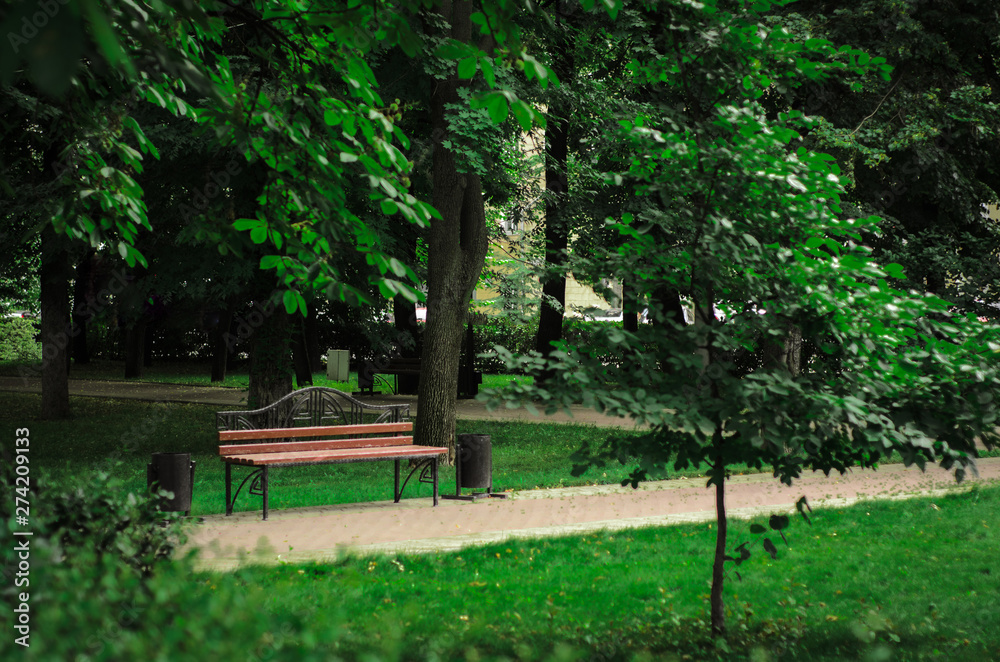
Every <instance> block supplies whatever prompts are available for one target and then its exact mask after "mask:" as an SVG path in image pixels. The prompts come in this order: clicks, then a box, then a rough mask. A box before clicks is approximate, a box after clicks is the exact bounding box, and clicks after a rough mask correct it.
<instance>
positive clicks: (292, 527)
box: [189, 458, 1000, 570]
mask: <svg viewBox="0 0 1000 662" xmlns="http://www.w3.org/2000/svg"><path fill="white" fill-rule="evenodd" d="M979 473H980V477H979V478H978V479H971V480H967V481H966V482H965V483H963V484H962V485H956V483H955V480H954V478H953V477H952V475H951V474H950V473H949V472H946V471H944V470H942V469H940V468H937V467H934V468H930V469H929V470H928V471H927V472H926V473H924V472H921V471H920V470H919V469H917V468H915V467H914V468H909V469H906V468H904V467H903V466H901V465H887V466H884V467H882V468H881V469H879V470H878V471H863V472H862V471H856V472H852V473H848V474H846V475H844V476H840V475H836V474H835V475H833V476H831V477H829V478H827V477H825V476H824V475H823V474H822V473H812V474H808V475H804V476H803V477H802V479H801V480H799V481H796V483H795V484H794V486H792V487H787V486H784V485H781V483H779V481H777V480H776V479H774V478H772V477H771V476H770V475H766V474H761V475H753V476H735V477H733V478H732V479H730V480H729V482H728V483H727V486H726V492H727V496H726V503H727V509H728V512H729V515H730V517H739V518H747V517H753V516H755V515H759V514H764V513H766V514H772V513H777V512H793V511H794V510H795V508H794V504H795V502H796V501H797V500H798V499H799V497H801V496H806V497H807V498H808V500H809V502H810V504H811V505H813V506H814V507H816V506H823V507H836V506H844V505H849V504H851V503H855V502H857V501H859V500H864V499H898V498H908V497H912V496H917V495H920V494H924V495H927V494H930V495H937V494H941V493H945V492H948V491H953V490H960V489H968V486H969V484H970V483H971V482H976V481H1000V458H988V459H984V460H980V462H979ZM714 499H715V492H714V490H712V489H708V488H706V487H705V482H704V480H703V479H697V480H695V479H691V480H670V481H659V482H652V483H645V484H642V485H640V488H639V489H638V490H632V489H631V488H621V487H615V486H600V487H577V488H563V489H554V490H529V491H523V492H517V493H514V494H511V495H510V497H509V498H507V499H488V500H485V499H484V500H479V501H476V502H467V501H452V500H442V501H441V505H440V506H438V507H437V508H434V507H432V505H431V503H430V499H427V498H421V499H406V500H403V501H402V502H401V503H399V504H394V503H392V502H391V501H387V502H379V503H364V504H353V505H338V506H326V507H316V508H294V509H288V510H272V511H271V513H270V517H269V518H268V521H266V522H265V521H262V520H261V514H260V511H256V512H243V513H235V514H233V515H232V516H230V517H226V516H225V515H210V516H207V517H205V518H204V521H203V523H202V524H200V525H198V527H197V528H196V529H195V531H194V533H193V536H192V539H191V541H190V542H189V545H190V546H194V547H197V548H200V550H201V551H200V557H199V564H200V566H201V567H202V568H205V569H212V570H231V569H233V568H235V567H237V566H239V565H240V564H241V563H281V562H306V561H323V560H333V559H336V558H338V557H339V556H341V555H343V554H344V553H347V552H350V553H355V554H373V553H421V552H434V551H448V550H456V549H461V548H463V547H466V546H469V545H479V544H486V543H491V542H502V541H505V540H509V539H516V538H532V537H540V536H552V535H569V534H573V533H580V532H585V531H595V530H619V529H626V528H637V527H646V526H663V525H668V524H676V523H680V522H703V521H711V520H714V518H715V512H714V508H715V500H714Z"/></svg>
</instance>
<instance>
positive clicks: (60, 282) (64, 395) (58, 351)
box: [39, 225, 70, 419]
mask: <svg viewBox="0 0 1000 662" xmlns="http://www.w3.org/2000/svg"><path fill="white" fill-rule="evenodd" d="M68 264H69V255H68V254H67V252H66V249H65V248H64V246H63V242H62V239H61V237H59V236H57V235H56V232H55V230H54V229H52V227H51V226H48V225H47V226H46V227H45V228H44V229H43V230H42V260H41V268H40V270H39V271H40V273H39V276H40V280H41V302H40V303H41V309H42V310H41V312H42V320H41V327H42V412H41V416H42V418H47V419H58V418H68V417H69V416H70V408H69V370H68V364H67V361H68V358H69V343H70V334H69V329H70V326H69V277H70V274H69V270H68V268H67V265H68Z"/></svg>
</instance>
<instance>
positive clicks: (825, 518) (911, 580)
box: [196, 486, 1000, 661]
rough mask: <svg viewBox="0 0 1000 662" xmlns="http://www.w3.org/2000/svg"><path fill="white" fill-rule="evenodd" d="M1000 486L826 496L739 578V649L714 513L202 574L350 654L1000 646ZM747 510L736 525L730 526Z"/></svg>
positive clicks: (794, 653)
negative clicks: (716, 605) (715, 619)
mask: <svg viewBox="0 0 1000 662" xmlns="http://www.w3.org/2000/svg"><path fill="white" fill-rule="evenodd" d="M998 512H1000V486H992V487H983V488H973V489H972V490H971V491H969V492H965V493H958V494H954V495H948V496H944V497H937V498H935V499H927V498H921V499H914V500H910V501H902V502H899V501H897V502H868V503H863V504H859V505H856V506H853V507H850V508H840V509H818V510H817V512H816V513H815V514H814V520H813V525H812V526H807V525H806V524H805V523H804V522H802V521H801V520H796V521H795V522H794V523H793V525H792V527H791V529H789V531H788V538H789V543H790V547H785V546H784V545H782V544H781V542H780V541H779V542H778V548H779V552H778V553H779V558H778V559H777V560H772V559H771V558H770V557H769V556H767V555H766V554H764V553H762V552H760V551H759V549H760V547H759V546H757V547H755V548H754V549H755V550H757V552H756V554H755V555H754V557H752V559H751V561H749V562H748V563H747V564H745V565H744V566H743V568H741V570H742V571H743V572H742V576H743V580H742V581H737V580H736V579H735V577H730V580H729V582H728V590H727V594H726V602H727V605H728V607H729V608H730V610H731V613H730V614H729V615H728V624H729V629H730V639H729V643H728V647H729V648H731V649H732V650H731V652H725V651H724V650H719V651H716V649H715V645H714V644H713V643H712V642H711V641H710V640H709V639H708V636H707V631H708V627H707V623H706V622H705V621H706V612H707V598H708V584H707V582H708V579H709V577H710V566H711V554H712V549H713V544H714V536H715V533H714V530H713V527H712V525H710V524H700V525H681V526H673V527H667V528H649V529H642V530H634V531H627V532H621V531H619V532H616V533H614V534H608V533H594V534H587V535H583V536H580V535H575V536H571V537H564V538H550V539H544V540H531V541H513V540H512V541H510V542H508V543H505V544H497V545H489V546H485V547H476V548H470V549H466V550H463V551H461V552H458V553H449V554H430V555H417V556H372V557H354V556H348V557H345V558H344V559H342V560H341V561H340V562H338V563H333V564H311V565H301V566H298V565H287V566H278V567H250V568H244V569H242V570H238V571H236V572H234V573H232V574H214V573H206V574H203V575H202V576H201V577H200V578H198V579H197V580H196V581H198V582H201V583H202V584H205V585H212V586H215V585H217V584H218V583H222V582H230V583H235V584H236V585H237V586H238V587H242V591H244V592H245V593H246V594H247V595H248V596H252V597H255V598H256V599H257V600H259V601H260V604H261V605H262V607H261V608H262V609H264V610H266V611H267V612H268V613H269V614H271V615H272V617H273V618H274V619H275V622H279V621H280V619H281V618H283V617H285V616H286V615H287V614H292V613H294V614H296V615H297V616H299V617H301V618H302V619H304V620H305V621H306V622H313V623H316V624H317V626H320V625H319V624H323V625H322V626H321V627H328V626H329V627H335V628H337V638H336V644H334V650H332V651H331V653H334V654H336V655H339V656H341V658H342V659H360V658H361V657H362V656H363V655H364V654H365V653H366V652H369V653H372V654H373V655H374V657H373V658H372V659H413V660H418V659H435V658H436V659H456V660H457V659H468V660H473V659H525V660H528V659H531V660H534V659H574V660H576V659H583V660H619V659H620V660H628V659H648V660H665V659H666V660H669V659H690V660H702V659H720V660H744V659H751V660H829V661H834V660H890V659H891V660H964V661H972V660H983V661H986V660H996V659H1000V628H998V625H1000V620H998V614H1000V557H998V554H997V550H1000V517H998V515H997V513H998ZM749 524H750V523H749V522H742V521H737V522H734V523H733V524H732V533H731V535H732V536H733V539H734V540H736V539H738V538H740V537H748V536H749Z"/></svg>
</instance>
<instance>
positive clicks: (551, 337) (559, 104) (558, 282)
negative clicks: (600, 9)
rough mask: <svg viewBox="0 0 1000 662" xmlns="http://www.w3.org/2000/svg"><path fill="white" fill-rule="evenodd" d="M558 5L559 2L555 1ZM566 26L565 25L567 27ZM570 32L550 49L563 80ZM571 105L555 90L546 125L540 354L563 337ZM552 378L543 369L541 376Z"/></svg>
mask: <svg viewBox="0 0 1000 662" xmlns="http://www.w3.org/2000/svg"><path fill="white" fill-rule="evenodd" d="M557 7H558V4H557ZM566 27H568V26H566ZM571 34H572V33H571V32H570V31H569V30H566V31H559V32H558V34H557V37H556V43H555V49H554V52H553V61H552V67H553V69H554V70H555V72H556V75H557V76H559V79H560V80H561V81H563V82H564V83H568V82H569V80H570V78H571V77H572V76H573V70H574V59H573V43H572V39H573V37H572V36H569V35H571ZM571 113H572V106H571V104H570V102H569V99H568V98H567V95H566V93H565V91H563V90H561V89H560V90H556V91H555V92H554V98H553V99H552V101H551V104H550V106H549V113H548V120H547V121H546V124H545V189H546V192H547V193H548V195H547V196H546V199H545V266H546V274H545V275H544V276H543V278H542V301H541V307H540V311H539V312H540V314H539V317H538V334H537V335H536V336H535V349H536V350H537V351H538V352H540V353H541V354H542V355H543V356H548V355H549V354H551V353H552V352H553V351H555V347H553V345H552V343H554V342H556V341H558V340H562V324H563V313H564V309H565V306H566V272H565V270H564V269H563V267H562V265H563V264H564V262H565V260H566V248H567V247H568V246H569V223H568V221H567V219H566V218H565V215H566V214H565V208H566V200H567V196H568V194H569V179H568V177H567V174H566V172H567V163H568V158H567V157H568V154H569V117H570V114H571ZM551 377H552V373H551V372H550V371H546V372H544V373H543V374H542V375H541V376H540V379H541V380H542V381H545V380H547V379H549V378H551Z"/></svg>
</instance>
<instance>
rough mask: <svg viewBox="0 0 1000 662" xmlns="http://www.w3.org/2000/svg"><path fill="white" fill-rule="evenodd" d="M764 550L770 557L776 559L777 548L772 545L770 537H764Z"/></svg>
mask: <svg viewBox="0 0 1000 662" xmlns="http://www.w3.org/2000/svg"><path fill="white" fill-rule="evenodd" d="M764 551H765V552H767V553H768V554H770V555H771V558H772V559H775V560H777V558H778V548H777V547H775V546H774V543H773V542H771V539H770V538H764Z"/></svg>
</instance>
